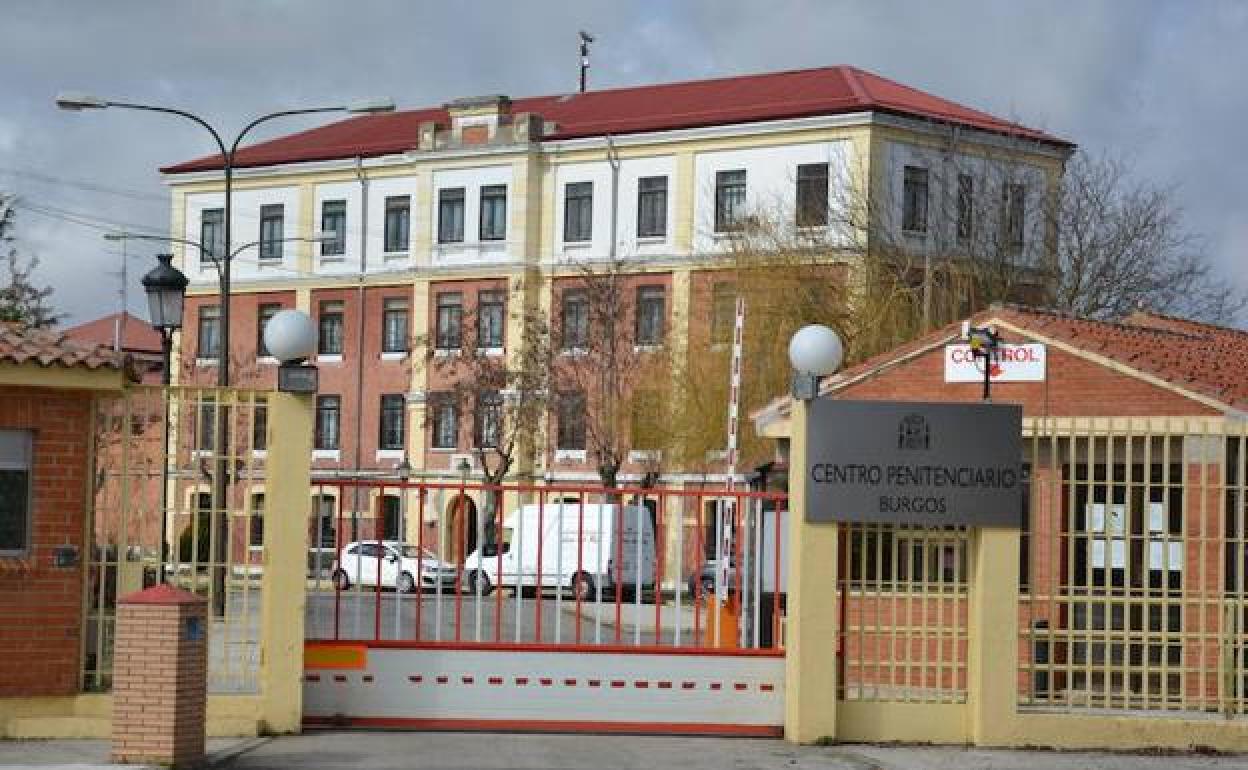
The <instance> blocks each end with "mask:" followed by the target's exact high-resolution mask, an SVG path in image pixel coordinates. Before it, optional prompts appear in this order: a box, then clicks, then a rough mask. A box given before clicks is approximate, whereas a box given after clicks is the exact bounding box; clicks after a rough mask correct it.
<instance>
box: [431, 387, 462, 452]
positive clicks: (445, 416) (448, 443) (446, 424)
mask: <svg viewBox="0 0 1248 770" xmlns="http://www.w3.org/2000/svg"><path fill="white" fill-rule="evenodd" d="M457 446H459V410H458V409H457V408H456V407H455V401H454V399H453V398H451V395H450V394H449V393H441V394H438V395H437V396H436V397H435V398H434V399H433V448H434V449H454V448H456V447H457Z"/></svg>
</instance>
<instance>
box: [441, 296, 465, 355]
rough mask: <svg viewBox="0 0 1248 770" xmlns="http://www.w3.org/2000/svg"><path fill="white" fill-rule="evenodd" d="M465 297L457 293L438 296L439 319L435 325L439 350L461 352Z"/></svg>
mask: <svg viewBox="0 0 1248 770" xmlns="http://www.w3.org/2000/svg"><path fill="white" fill-rule="evenodd" d="M463 321H464V295H462V294H460V293H459V292H457V291H449V292H442V293H441V294H439V295H438V317H437V319H436V322H435V324H434V331H435V336H436V337H437V339H436V340H435V342H436V345H437V349H438V350H459V349H460V347H461V346H462V345H463V340H464V329H463Z"/></svg>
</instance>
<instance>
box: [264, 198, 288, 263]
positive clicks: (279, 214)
mask: <svg viewBox="0 0 1248 770" xmlns="http://www.w3.org/2000/svg"><path fill="white" fill-rule="evenodd" d="M285 222H286V207H285V206H283V205H282V204H280V203H271V204H267V205H264V206H261V207H260V259H274V260H277V259H281V258H282V238H284V237H285V236H284V235H283V231H284V230H285Z"/></svg>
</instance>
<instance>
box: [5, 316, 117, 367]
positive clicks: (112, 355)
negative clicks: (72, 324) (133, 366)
mask: <svg viewBox="0 0 1248 770" xmlns="http://www.w3.org/2000/svg"><path fill="white" fill-rule="evenodd" d="M4 362H7V363H13V364H25V363H36V364H39V365H40V366H57V365H59V366H66V367H78V366H81V367H84V368H86V369H101V368H108V369H125V368H126V356H125V355H124V354H120V353H116V352H114V351H113V349H112V347H111V346H104V345H80V344H76V343H74V342H71V341H69V340H68V339H67V338H66V336H65V334H64V333H62V332H56V331H48V330H42V331H35V330H29V329H22V328H20V327H18V326H16V325H14V324H4V325H3V326H0V363H4Z"/></svg>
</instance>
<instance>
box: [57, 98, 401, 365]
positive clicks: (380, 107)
mask: <svg viewBox="0 0 1248 770" xmlns="http://www.w3.org/2000/svg"><path fill="white" fill-rule="evenodd" d="M56 106H57V107H60V108H61V109H63V110H69V111H71V112H81V111H83V110H100V109H105V108H107V107H117V108H120V109H127V110H141V111H144V112H161V113H164V114H166V115H176V116H178V117H181V118H185V119H187V120H190V121H192V122H194V123H196V124H198V125H199V126H200V127H202V128H204V129H205V130H207V131H208V133H210V134H212V138H213V140H214V141H215V142H216V143H217V148H218V149H219V150H220V151H221V168H222V174H223V176H224V178H225V211H224V219H225V223H224V225H225V227H224V233H223V236H224V237H223V239H222V240H223V243H222V244H221V252H220V254H219V255H218V254H216V253H213V250H212V249H211V246H212V245H213V244H199V245H200V248H201V249H203V251H204V253H206V254H210V255H211V256H212V257H214V258H218V257H219V258H220V262H219V264H218V270H219V273H220V294H221V351H220V358H219V360H218V362H217V384H218V385H221V386H226V385H229V384H230V263H231V261H232V260H233V257H234V255H235V252H232V251H231V242H230V235H231V232H230V229H231V225H230V220H231V218H232V214H231V208H232V204H233V191H234V162H235V157H236V155H237V152H238V146H239V144H241V143H242V141H243V138H244V137H246V136H247V134H248V133H249V132H250V131H251V130H252V129H253V128H255V127H256V126H258V125H260V124H261V123H264V122H266V121H269V120H273V119H274V118H280V117H286V116H290V115H310V114H315V113H325V112H349V113H354V114H375V113H382V112H393V111H394V102H393V101H392V100H389V99H362V100H357V101H353V102H350V103H348V104H344V105H335V106H332V107H307V108H302V109H294V110H280V111H278V112H272V113H269V114H267V115H261V116H260V117H258V118H256V119H255V120H253V121H251V122H250V123H248V124H247V125H246V126H244V127H243V130H242V131H239V132H238V134H237V135H236V136H235V137H234V141H233V142H232V143H231V144H230V146H229V148H228V149H227V148H226V146H225V140H223V139H222V138H221V134H219V133H218V132H217V130H216V129H215V128H213V127H212V125H211V124H209V123H208V122H207V121H205V120H204V119H203V118H201V117H199V116H198V115H195V114H194V113H191V112H187V111H185V110H178V109H173V108H171V107H158V106H155V105H150V104H135V103H131V102H117V101H113V100H111V99H104V98H101V97H99V96H95V95H92V94H87V93H82V92H80V91H63V92H61V93H60V94H58V95H57V97H56ZM169 240H171V241H173V242H175V243H185V241H183V240H181V239H176V238H171V239H169Z"/></svg>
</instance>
